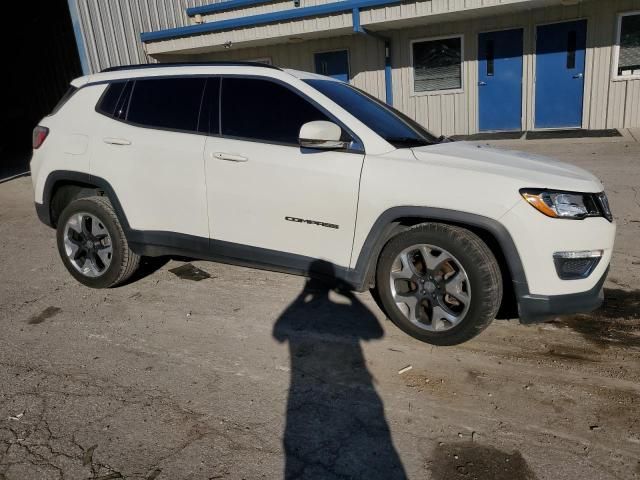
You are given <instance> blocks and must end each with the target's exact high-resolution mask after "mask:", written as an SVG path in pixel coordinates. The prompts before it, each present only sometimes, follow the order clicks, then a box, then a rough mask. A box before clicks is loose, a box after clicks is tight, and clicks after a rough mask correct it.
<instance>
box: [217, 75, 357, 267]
mask: <svg viewBox="0 0 640 480" xmlns="http://www.w3.org/2000/svg"><path fill="white" fill-rule="evenodd" d="M209 102H213V103H215V99H213V100H210V101H209ZM209 102H208V103H209ZM216 115H217V112H216V111H212V117H213V120H212V122H211V124H212V125H214V129H213V131H214V133H215V129H216V126H215V117H216ZM220 118H221V122H222V124H221V125H219V126H218V127H219V130H218V135H215V136H214V135H212V136H211V137H209V138H208V139H207V144H206V148H205V172H206V181H207V188H208V204H209V222H210V225H211V237H212V239H213V240H212V244H211V245H212V249H213V250H214V251H215V249H216V248H231V250H229V251H230V252H238V251H240V252H244V253H243V255H246V252H247V250H246V249H245V250H242V249H241V250H237V248H236V249H235V250H234V248H235V247H237V246H245V247H246V246H250V247H259V248H260V249H264V250H261V251H259V252H258V251H255V250H254V251H253V252H254V253H253V255H254V257H255V258H252V260H254V261H255V262H258V263H260V261H264V260H265V257H264V256H265V255H271V256H270V257H269V258H271V259H272V260H273V258H274V257H273V252H269V251H277V252H278V253H277V258H278V260H277V262H278V263H281V264H283V265H286V264H290V263H291V262H293V263H296V262H297V263H298V264H300V262H301V261H302V262H303V261H304V259H301V258H299V256H303V257H310V258H321V259H325V260H328V261H330V262H332V263H334V264H336V265H341V266H345V267H347V266H348V265H349V261H350V256H351V247H352V243H353V233H354V227H355V220H356V207H357V201H358V185H359V179H360V171H361V168H362V163H363V159H364V154H363V153H348V152H345V151H322V150H311V149H302V148H300V147H299V145H298V134H299V131H300V127H301V126H302V125H303V124H304V123H306V122H309V121H313V120H331V119H330V118H328V116H327V114H326V113H325V112H323V111H322V110H321V109H320V108H318V107H317V106H316V105H314V104H313V103H311V102H310V101H309V100H308V99H307V98H305V97H303V96H302V95H301V94H300V93H299V92H297V91H295V90H294V89H293V88H292V87H290V86H288V85H285V84H283V83H279V82H277V81H275V80H272V79H269V78H266V77H264V78H255V77H254V78H244V77H239V76H238V77H231V76H229V77H224V78H223V79H222V94H221V115H220ZM265 250H266V251H265ZM281 253H282V254H281ZM288 254H290V255H288Z"/></svg>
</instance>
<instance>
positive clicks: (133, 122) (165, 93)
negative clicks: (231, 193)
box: [91, 77, 209, 248]
mask: <svg viewBox="0 0 640 480" xmlns="http://www.w3.org/2000/svg"><path fill="white" fill-rule="evenodd" d="M206 81H207V80H206V78H205V77H193V78H158V77H153V78H148V79H137V80H131V81H129V82H126V83H121V84H112V85H111V86H109V87H108V90H107V91H106V92H105V93H104V94H103V96H102V99H101V101H100V102H99V104H98V106H97V108H96V110H97V111H98V112H99V113H101V115H98V119H97V120H98V123H97V124H96V129H95V132H94V135H93V137H94V148H93V155H92V158H91V173H92V174H93V175H96V176H98V177H102V178H103V179H105V180H107V181H108V182H109V183H110V184H111V186H112V187H113V189H114V190H115V193H116V195H117V196H118V199H119V201H120V203H121V204H122V207H123V209H124V212H125V214H126V217H127V220H128V222H129V224H130V226H131V228H133V229H136V230H145V231H153V232H164V233H165V234H168V235H165V236H164V240H165V241H167V242H169V243H171V242H172V240H171V234H174V233H178V234H186V235H189V236H193V237H198V238H200V239H201V240H202V246H203V247H204V248H206V245H207V244H208V237H209V229H208V219H207V206H206V204H207V202H206V189H205V181H204V172H203V167H202V154H203V150H204V145H205V139H206V136H205V135H204V134H203V133H199V132H198V129H199V125H198V116H199V111H200V104H201V100H202V93H203V90H204V86H205V82H206ZM174 238H175V237H174Z"/></svg>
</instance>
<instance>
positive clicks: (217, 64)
mask: <svg viewBox="0 0 640 480" xmlns="http://www.w3.org/2000/svg"><path fill="white" fill-rule="evenodd" d="M162 67H264V68H273V69H275V70H281V69H280V68H278V67H276V66H274V65H267V64H266V63H261V62H167V63H142V64H139V65H120V66H118V67H108V68H105V69H103V70H100V73H106V72H119V71H122V70H139V69H144V68H162Z"/></svg>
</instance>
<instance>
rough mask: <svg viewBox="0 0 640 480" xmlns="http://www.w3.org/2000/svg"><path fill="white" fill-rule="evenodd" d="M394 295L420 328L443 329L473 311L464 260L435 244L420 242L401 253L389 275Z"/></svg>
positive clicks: (403, 311) (429, 329)
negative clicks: (463, 265)
mask: <svg viewBox="0 0 640 480" xmlns="http://www.w3.org/2000/svg"><path fill="white" fill-rule="evenodd" d="M389 276H390V278H389V280H390V281H389V284H390V286H391V296H392V297H393V301H394V302H395V304H396V306H397V307H398V308H399V309H400V311H401V312H402V313H403V314H404V315H405V317H406V318H407V319H408V320H409V321H410V322H411V323H413V324H414V325H416V326H417V327H419V328H421V329H424V330H428V331H430V332H442V331H446V330H449V329H451V328H453V327H455V326H456V325H458V324H459V323H460V322H461V321H462V320H463V319H464V317H465V316H466V314H467V312H468V311H469V305H470V302H471V285H470V282H469V277H468V276H467V273H466V272H465V270H464V268H463V267H462V264H461V263H460V261H459V260H458V259H457V258H456V257H454V256H453V255H452V254H451V253H449V252H447V251H446V250H443V249H442V248H439V247H437V246H434V245H428V244H418V245H413V246H411V247H409V248H405V249H404V250H403V251H402V252H400V254H398V255H397V256H396V258H395V260H394V262H393V264H392V267H391V272H390V274H389Z"/></svg>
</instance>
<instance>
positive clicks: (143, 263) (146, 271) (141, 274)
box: [117, 256, 174, 288]
mask: <svg viewBox="0 0 640 480" xmlns="http://www.w3.org/2000/svg"><path fill="white" fill-rule="evenodd" d="M173 258H174V257H170V256H164V257H141V258H140V265H139V266H138V269H137V270H136V271H135V272H134V273H133V275H131V276H130V277H129V278H128V279H127V280H125V281H124V282H122V283H120V284H118V286H117V288H119V287H124V286H125V285H130V284H132V283H135V282H137V281H139V280H142V279H143V278H145V277H148V276H149V275H152V274H154V273H155V272H157V271H158V270H160V269H161V268H162V267H164V266H165V265H166V264H167V263H169V261H170V260H172V259H173Z"/></svg>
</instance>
